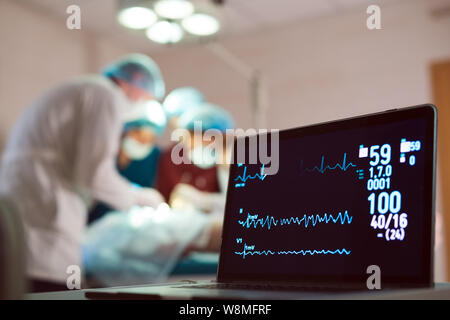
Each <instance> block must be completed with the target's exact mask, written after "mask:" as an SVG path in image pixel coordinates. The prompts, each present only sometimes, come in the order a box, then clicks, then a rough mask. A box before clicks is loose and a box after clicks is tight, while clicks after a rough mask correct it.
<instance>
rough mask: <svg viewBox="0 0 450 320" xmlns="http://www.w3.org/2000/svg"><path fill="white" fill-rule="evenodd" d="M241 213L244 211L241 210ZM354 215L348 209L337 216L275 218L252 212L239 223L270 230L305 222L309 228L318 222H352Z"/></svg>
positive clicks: (248, 227)
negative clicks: (252, 213) (259, 215)
mask: <svg viewBox="0 0 450 320" xmlns="http://www.w3.org/2000/svg"><path fill="white" fill-rule="evenodd" d="M239 213H242V211H240V212H239ZM352 220H353V216H350V215H349V214H348V212H347V210H345V211H344V214H342V212H339V213H338V214H337V215H336V216H333V215H332V214H328V213H324V214H323V215H319V214H311V215H306V214H305V215H303V217H301V218H300V217H289V218H279V219H277V218H275V217H274V216H269V215H267V216H265V217H262V218H258V215H257V214H255V215H251V214H250V213H247V219H246V220H238V223H239V224H240V225H241V226H242V227H244V228H247V229H250V228H251V227H253V228H254V229H256V228H257V227H258V226H260V227H261V228H264V227H267V229H268V230H270V228H272V226H274V227H277V226H278V225H279V226H284V225H290V224H297V225H298V226H300V225H301V224H304V227H305V228H308V226H309V225H310V224H311V225H312V226H313V227H315V226H316V224H318V223H326V224H328V223H329V222H332V223H334V224H338V223H340V224H341V225H343V224H345V223H347V224H350V223H352Z"/></svg>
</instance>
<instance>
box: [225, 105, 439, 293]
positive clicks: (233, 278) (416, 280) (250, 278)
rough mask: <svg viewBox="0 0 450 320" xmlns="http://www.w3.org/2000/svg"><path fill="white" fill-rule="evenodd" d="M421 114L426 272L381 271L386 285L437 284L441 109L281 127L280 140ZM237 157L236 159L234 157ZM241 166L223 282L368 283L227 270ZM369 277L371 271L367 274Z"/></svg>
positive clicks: (230, 193) (227, 225) (228, 218)
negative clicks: (436, 214) (424, 149)
mask: <svg viewBox="0 0 450 320" xmlns="http://www.w3.org/2000/svg"><path fill="white" fill-rule="evenodd" d="M417 118H421V119H424V120H425V121H426V138H425V140H426V141H425V143H426V145H429V146H432V148H427V152H426V154H425V181H424V199H425V203H424V215H425V218H424V221H425V223H424V224H423V235H424V239H425V241H426V243H424V246H423V252H422V257H423V259H422V263H423V266H422V271H423V272H422V274H420V275H419V276H417V277H407V276H402V275H401V274H399V275H397V276H394V277H393V276H390V277H387V276H386V277H383V275H381V279H382V284H383V287H429V286H432V285H433V260H434V254H433V253H434V250H433V248H434V211H435V180H436V178H435V174H436V130H437V110H436V107H435V106H433V105H431V104H424V105H419V106H413V107H408V108H402V109H392V110H388V111H385V112H380V113H374V114H369V115H364V116H358V117H352V118H348V119H343V120H337V121H330V122H325V123H320V124H316V125H311V126H304V127H299V128H293V129H286V130H281V131H279V139H280V141H281V140H283V139H287V138H296V137H299V138H300V137H304V136H308V135H315V134H324V133H332V132H336V131H340V130H346V129H356V128H362V127H370V126H372V125H380V124H390V123H394V122H397V121H404V120H407V119H417ZM238 139H246V137H237V138H235V140H234V145H233V150H235V149H236V145H237V141H238ZM234 160H235V159H234ZM236 170H237V164H236V161H233V163H232V164H231V166H230V174H229V181H228V188H227V195H226V206H225V214H224V222H223V233H222V245H221V250H220V258H219V266H218V271H217V281H219V282H255V283H260V282H262V281H264V282H265V283H267V282H274V283H278V282H282V283H295V284H318V285H322V284H329V285H338V286H339V285H348V286H361V285H364V286H365V282H364V284H362V283H361V279H362V276H363V275H361V276H327V275H320V276H317V275H316V276H313V275H298V276H293V275H291V274H289V275H283V274H279V275H276V276H274V275H273V274H270V275H260V274H258V275H256V274H237V273H227V270H226V269H225V267H224V264H225V259H226V258H225V257H226V255H225V254H224V252H226V251H227V250H228V248H227V244H230V243H231V242H230V241H229V239H228V238H227V235H229V236H232V235H231V234H230V224H231V223H233V221H232V216H233V214H232V212H231V203H232V198H233V191H234V188H233V187H232V186H233V180H232V177H234V176H235V174H236V172H237V171H236ZM366 277H367V275H366Z"/></svg>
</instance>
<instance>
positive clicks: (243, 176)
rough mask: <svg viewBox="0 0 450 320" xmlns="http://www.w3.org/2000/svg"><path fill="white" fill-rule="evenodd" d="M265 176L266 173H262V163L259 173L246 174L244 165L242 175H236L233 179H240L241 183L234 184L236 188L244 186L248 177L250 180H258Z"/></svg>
mask: <svg viewBox="0 0 450 320" xmlns="http://www.w3.org/2000/svg"><path fill="white" fill-rule="evenodd" d="M238 166H242V164H238ZM266 177H267V174H264V165H262V167H261V173H256V174H254V175H253V176H252V175H249V174H247V166H244V172H243V173H242V175H240V176H237V177H236V178H235V179H234V181H238V180H241V183H236V184H235V185H234V186H235V187H236V188H239V187H244V186H245V183H246V182H247V180H248V179H250V180H253V179H259V180H261V181H263V180H264V179H265V178H266Z"/></svg>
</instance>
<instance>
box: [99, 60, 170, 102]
mask: <svg viewBox="0 0 450 320" xmlns="http://www.w3.org/2000/svg"><path fill="white" fill-rule="evenodd" d="M101 73H102V74H103V75H105V76H107V77H114V78H117V79H120V80H123V81H125V82H128V83H129V84H131V85H133V86H136V87H139V88H141V89H143V90H145V91H147V92H149V93H151V94H152V95H153V96H154V97H155V98H156V99H158V100H160V99H162V98H163V97H164V94H165V90H166V89H165V84H164V80H163V78H162V75H161V71H160V70H159V68H158V65H157V64H156V63H155V62H154V61H153V60H152V59H151V58H150V57H148V56H146V55H145V54H139V53H134V54H130V55H127V56H125V57H123V58H121V59H119V60H117V61H116V62H113V63H111V64H110V65H108V66H107V67H106V68H105V69H103V70H102V72H101Z"/></svg>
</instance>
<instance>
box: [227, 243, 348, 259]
mask: <svg viewBox="0 0 450 320" xmlns="http://www.w3.org/2000/svg"><path fill="white" fill-rule="evenodd" d="M254 247H255V246H254V245H252V246H248V245H247V244H244V250H242V251H235V252H234V254H236V255H240V256H242V259H245V257H246V256H248V255H251V256H254V255H258V256H262V255H265V256H268V255H272V256H273V255H302V256H306V255H311V256H314V255H327V254H331V255H347V256H348V255H349V254H350V253H351V250H348V249H345V248H343V249H336V250H327V249H321V250H316V249H313V250H311V249H307V250H304V249H302V250H261V251H259V250H253V249H254Z"/></svg>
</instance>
